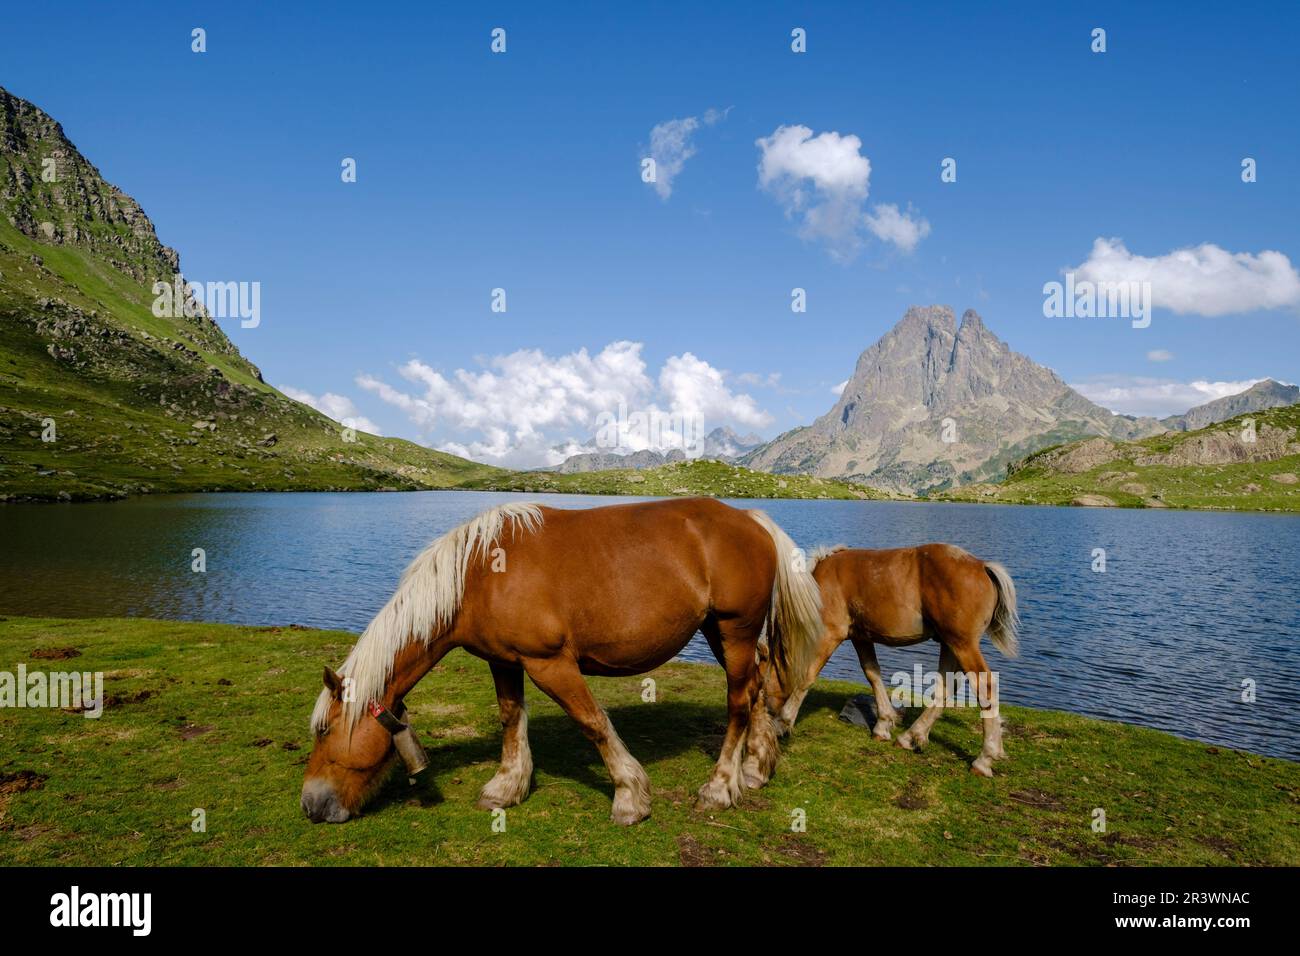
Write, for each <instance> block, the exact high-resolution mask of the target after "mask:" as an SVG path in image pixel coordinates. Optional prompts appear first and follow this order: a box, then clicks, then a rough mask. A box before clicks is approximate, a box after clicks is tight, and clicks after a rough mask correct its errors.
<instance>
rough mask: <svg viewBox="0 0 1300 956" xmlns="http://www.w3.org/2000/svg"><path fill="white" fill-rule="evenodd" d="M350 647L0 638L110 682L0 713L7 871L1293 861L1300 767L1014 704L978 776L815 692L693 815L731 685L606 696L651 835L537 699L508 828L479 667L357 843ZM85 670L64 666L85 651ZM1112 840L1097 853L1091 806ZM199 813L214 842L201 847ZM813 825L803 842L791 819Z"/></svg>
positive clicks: (158, 627)
mask: <svg viewBox="0 0 1300 956" xmlns="http://www.w3.org/2000/svg"><path fill="white" fill-rule="evenodd" d="M353 640H354V637H353V635H350V634H344V633H340V632H327V631H309V630H301V629H296V628H291V627H284V628H242V627H231V626H224V625H210V624H180V623H170V622H162V621H147V620H82V621H67V620H35V619H9V620H0V670H7V671H9V672H11V673H12V672H14V671H16V668H17V666H18V665H19V664H20V663H23V664H26V665H27V666H28V667H29V668H32V669H37V668H40V669H47V670H69V669H72V668H76V669H77V670H82V671H103V672H104V673H105V676H106V681H105V696H106V697H107V699H108V703H107V706H106V708H105V711H104V714H103V716H102V717H100V718H99V719H97V720H89V719H86V718H85V717H84V716H82V715H81V714H75V713H65V712H63V711H60V710H49V709H44V710H15V709H9V708H5V709H0V740H3V742H4V746H3V748H0V865H7V866H15V865H17V866H25V865H51V864H81V865H95V866H111V865H138V866H148V865H158V864H180V865H207V866H212V865H227V864H229V865H249V866H260V865H265V864H289V865H293V864H313V865H334V864H354V865H363V866H391V865H403V864H451V865H458V864H487V865H499V864H509V865H553V864H555V863H563V864H583V865H595V864H633V865H649V866H677V865H683V866H698V865H714V864H724V865H725V864H751V865H776V866H799V865H809V864H814V865H815V864H823V863H824V864H837V865H838V864H856V865H862V866H881V865H891V864H896V865H994V864H996V865H1008V864H1010V865H1045V864H1053V865H1056V864H1084V865H1106V864H1112V863H1115V864H1134V865H1146V864H1173V865H1193V866H1199V865H1226V864H1231V865H1243V864H1262V865H1290V864H1293V863H1294V862H1295V860H1296V859H1297V858H1300V832H1298V831H1297V828H1296V826H1295V821H1296V819H1297V814H1298V811H1300V765H1297V764H1295V763H1291V762H1288V761H1284V760H1276V759H1270V758H1265V757H1257V756H1253V755H1251V754H1248V753H1241V752H1238V751H1233V750H1228V749H1226V748H1222V747H1210V746H1206V745H1205V744H1201V743H1196V742H1193V741H1186V740H1181V739H1178V738H1175V737H1171V736H1168V735H1166V734H1162V733H1159V732H1156V731H1153V730H1146V729H1143V728H1138V727H1132V726H1128V725H1124V724H1114V723H1105V722H1101V721H1096V720H1089V719H1086V718H1082V717H1076V716H1073V715H1070V714H1064V713H1057V712H1048V711H1035V710H1027V709H1023V708H1004V713H1005V717H1006V722H1007V734H1006V746H1007V749H1008V751H1009V753H1010V760H1009V761H1007V762H1005V763H1003V764H999V765H998V769H999V774H1000V775H999V776H997V777H995V778H993V779H991V780H986V779H984V778H982V777H977V776H975V775H973V774H971V773H970V772H969V770H968V769H967V765H968V763H969V761H970V759H971V758H972V757H973V755H974V752H975V750H976V749H977V746H978V730H977V728H976V724H977V722H978V720H977V717H976V715H975V714H974V713H973V712H971V711H954V712H952V713H951V714H950V715H949V716H947V717H945V718H943V719H942V720H940V721H939V722H938V723H937V724H936V726H935V729H934V733H933V735H932V737H931V744H930V746H929V747H928V748H926V750H924V751H922V752H920V753H909V752H906V751H903V750H900V749H898V748H897V747H894V746H892V745H890V744H886V743H881V742H879V741H875V740H873V739H872V738H871V736H870V734H869V733H868V732H866V731H864V730H859V729H856V728H853V727H850V726H848V725H846V724H844V723H842V722H841V721H839V720H838V719H836V714H837V713H838V711H839V709H840V707H841V706H842V705H843V703H844V701H845V699H846V698H847V697H848V696H849V695H850V694H853V693H856V692H858V691H860V690H861V689H862V688H861V687H859V686H857V685H853V684H846V683H833V682H826V681H822V682H819V683H818V685H817V686H816V687H815V688H814V690H813V692H812V693H811V694H810V695H809V698H808V700H807V702H806V704H805V706H804V712H803V716H802V717H801V720H800V722H799V724H798V726H797V727H796V729H795V733H794V735H793V736H792V737H791V738H790V739H789V740H788V741H787V743H786V745H785V748H784V755H783V758H782V762H781V765H780V767H779V768H778V771H777V776H776V778H775V779H774V780H773V781H772V783H771V784H769V785H768V787H766V788H764V789H763V790H760V791H756V792H750V793H749V794H748V795H747V797H746V799H745V802H744V803H743V805H742V806H740V807H739V808H736V809H733V810H729V811H723V812H708V813H704V812H699V811H697V810H695V809H694V808H693V799H692V798H693V795H694V791H695V789H696V788H697V787H698V786H699V785H700V784H701V783H702V782H703V781H704V780H705V779H706V778H707V776H708V774H709V772H710V769H711V767H712V764H713V761H714V760H715V759H716V756H717V750H718V746H719V743H720V741H721V738H722V732H723V728H724V726H725V716H724V706H723V696H724V691H725V681H724V679H723V675H722V672H721V670H720V669H719V668H716V667H707V666H702V665H692V664H671V665H668V666H665V667H663V668H660V669H659V670H658V671H655V672H654V673H653V675H652V676H653V677H654V679H655V682H656V691H657V701H656V702H655V703H644V702H642V700H641V692H642V687H641V681H640V679H639V678H633V679H626V678H624V679H600V680H593V681H592V684H593V687H594V690H595V693H596V696H597V697H598V699H599V700H600V701H601V702H602V703H603V704H604V705H605V706H606V707H607V708H608V709H609V712H610V715H611V717H612V719H613V721H614V724H615V726H616V727H617V728H618V730H619V732H620V734H621V735H622V737H623V739H624V740H625V741H626V742H627V744H628V746H629V748H630V749H631V750H632V752H633V753H634V754H635V755H636V756H637V757H638V759H640V760H641V761H642V762H643V763H644V764H645V767H646V771H647V773H648V774H649V777H650V782H651V787H652V799H653V804H652V813H653V815H652V817H651V818H650V820H649V821H647V822H645V823H643V824H641V825H638V826H636V827H632V828H622V827H618V826H615V825H613V824H612V823H610V821H609V819H608V817H609V810H610V798H611V788H610V784H609V780H608V778H607V776H606V773H605V770H604V767H603V765H602V764H601V762H600V759H599V757H598V756H597V754H596V752H595V749H594V748H593V747H592V746H591V745H590V743H589V742H588V741H587V740H586V738H584V737H583V736H582V734H581V733H580V732H579V731H578V729H577V727H576V726H575V725H574V724H573V723H572V722H571V721H570V720H569V719H568V718H567V717H565V716H564V715H563V714H562V713H560V711H559V710H558V709H557V708H556V707H555V705H554V704H552V703H551V701H550V700H549V699H548V698H546V697H545V696H543V695H542V694H540V693H538V692H537V691H536V690H535V689H534V688H533V687H532V686H531V685H530V686H529V688H528V691H527V694H528V703H529V707H530V711H531V717H530V737H531V741H532V748H533V754H534V759H535V763H536V771H535V783H534V789H533V792H532V794H531V795H530V796H529V798H528V799H527V800H526V801H525V802H524V803H523V804H521V805H520V806H518V807H515V808H511V809H510V810H508V811H507V815H506V824H507V825H506V830H505V832H504V833H495V832H493V830H492V827H491V823H492V818H491V815H490V814H489V813H487V812H485V811H482V810H477V809H475V807H474V800H475V798H476V797H477V794H478V789H479V787H481V786H482V784H483V783H484V782H486V781H487V780H488V779H489V778H490V777H491V776H492V774H493V773H494V772H495V769H496V764H497V761H498V759H499V756H500V733H499V727H498V724H497V718H496V704H495V698H494V695H493V692H492V681H491V678H490V675H489V674H488V671H487V667H486V665H485V664H484V663H483V662H481V661H479V660H477V659H476V658H473V657H470V656H469V655H466V654H460V653H455V654H453V655H451V656H450V657H448V658H446V659H445V660H444V661H443V662H442V663H441V664H440V665H439V667H438V668H437V669H436V670H435V671H434V672H433V673H431V674H430V675H429V676H428V677H426V678H425V680H424V681H423V682H422V684H421V685H420V687H419V688H417V690H416V691H415V692H414V693H413V694H412V695H411V697H410V699H409V703H410V707H411V710H412V715H413V716H412V719H413V721H414V725H415V727H416V728H417V729H418V731H419V732H420V735H421V738H422V739H423V741H424V743H425V744H426V746H427V748H428V750H429V755H430V758H431V766H430V769H429V770H428V771H427V772H426V773H425V774H424V775H422V777H421V778H419V781H418V782H417V783H416V784H415V785H414V786H410V785H408V783H407V781H406V779H405V778H404V777H397V778H394V779H393V780H391V781H390V782H389V783H388V784H387V785H386V786H385V788H384V789H383V790H382V791H381V793H380V795H379V797H378V799H377V802H376V803H375V804H374V805H372V806H371V808H370V809H369V810H368V812H366V813H365V815H363V816H362V817H360V818H359V819H357V820H354V821H351V822H349V823H346V824H343V825H341V826H329V825H318V826H313V825H311V824H309V823H308V822H307V821H306V819H305V818H304V817H303V815H302V812H301V810H300V809H299V807H298V793H299V789H300V788H301V785H302V774H303V765H304V763H305V761H306V759H307V754H308V752H309V751H308V748H310V746H311V735H310V732H309V730H308V727H307V721H308V716H309V713H310V710H311V707H312V703H313V701H314V700H315V697H316V693H317V689H318V685H319V682H320V672H321V666H322V664H323V663H324V662H330V663H337V662H338V661H340V660H341V659H342V658H343V656H344V655H345V653H346V652H347V650H348V648H349V647H350V646H351V644H352V642H353ZM73 654H75V655H76V656H63V655H73ZM1099 807H1100V808H1102V809H1104V811H1105V814H1106V824H1107V825H1106V831H1105V832H1104V833H1097V832H1094V831H1093V829H1092V820H1093V814H1094V810H1095V809H1096V808H1099ZM195 809H202V810H203V811H205V814H206V821H207V829H206V832H194V831H193V829H192V828H191V821H192V819H193V811H194V810H195ZM795 810H803V811H804V813H805V814H806V819H807V828H806V832H801V833H797V832H793V831H792V829H791V821H792V813H793V811H795Z"/></svg>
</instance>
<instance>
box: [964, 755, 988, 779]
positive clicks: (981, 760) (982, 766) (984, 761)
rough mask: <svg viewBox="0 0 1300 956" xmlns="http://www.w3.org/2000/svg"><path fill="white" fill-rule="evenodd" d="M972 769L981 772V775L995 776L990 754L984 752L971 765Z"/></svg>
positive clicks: (974, 771)
mask: <svg viewBox="0 0 1300 956" xmlns="http://www.w3.org/2000/svg"><path fill="white" fill-rule="evenodd" d="M970 771H971V773H977V774H979V775H980V776H981V777H991V776H993V761H992V760H991V759H989V757H988V755H986V754H982V755H980V756H979V757H977V758H976V759H975V762H974V763H973V764H971V765H970Z"/></svg>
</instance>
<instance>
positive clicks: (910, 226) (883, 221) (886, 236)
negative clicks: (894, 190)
mask: <svg viewBox="0 0 1300 956" xmlns="http://www.w3.org/2000/svg"><path fill="white" fill-rule="evenodd" d="M866 224H867V228H868V229H870V230H871V232H872V234H873V235H874V236H875V237H876V238H877V239H883V240H884V241H885V242H892V243H893V244H894V245H896V246H898V248H899V249H901V250H902V251H903V252H911V251H912V250H913V249H915V248H916V244H917V243H918V242H920V241H921V240H922V239H924V238H925V237H926V236H928V235H929V234H930V223H929V222H927V221H926V220H924V219H918V218H915V217H913V215H912V210H911V208H910V207H909V208H908V210H907V212H899V211H898V207H897V206H895V205H894V204H893V203H882V204H881V205H879V206H877V207H876V208H875V209H874V210H873V211H872V212H869V213H867V216H866Z"/></svg>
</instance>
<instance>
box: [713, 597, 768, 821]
mask: <svg viewBox="0 0 1300 956" xmlns="http://www.w3.org/2000/svg"><path fill="white" fill-rule="evenodd" d="M701 630H702V631H703V632H704V636H705V637H706V638H707V639H708V641H709V647H710V648H711V649H712V650H713V654H714V656H715V657H717V659H718V663H719V664H721V665H722V669H723V670H724V671H726V674H727V733H726V735H725V736H724V737H723V738H722V751H721V753H719V754H718V763H717V765H716V766H715V767H714V768H713V775H712V776H711V777H709V779H708V781H707V782H706V783H705V784H704V786H702V787H700V789H699V791H698V793H697V794H696V796H697V797H698V799H699V804H700V806H701V807H705V808H709V809H715V810H720V809H722V808H724V807H731V806H735V805H736V804H737V803H739V802H740V795H741V793H742V792H743V791H744V776H743V773H744V772H743V769H742V767H741V763H742V760H743V759H744V754H745V741H746V738H747V737H748V735H749V727H750V718H751V717H752V715H753V711H754V706H755V704H756V703H758V678H759V672H758V661H757V659H756V656H757V655H756V650H757V647H758V635H759V633H761V631H762V626H761V624H760V625H759V626H758V627H754V626H751V625H748V624H742V623H740V621H739V620H727V621H720V622H715V621H714V620H713V619H710V620H707V621H705V622H704V624H703V625H702V626H701ZM755 746H756V747H761V746H762V743H760V738H756V740H755ZM771 759H772V762H773V763H775V758H774V757H772V758H771ZM754 769H755V770H759V769H761V767H760V766H759V764H758V763H756V764H755V767H754ZM756 779H757V778H756Z"/></svg>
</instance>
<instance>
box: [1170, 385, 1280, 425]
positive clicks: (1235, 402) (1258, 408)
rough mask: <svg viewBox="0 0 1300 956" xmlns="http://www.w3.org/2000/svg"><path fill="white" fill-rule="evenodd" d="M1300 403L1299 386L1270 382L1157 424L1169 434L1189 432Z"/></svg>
mask: <svg viewBox="0 0 1300 956" xmlns="http://www.w3.org/2000/svg"><path fill="white" fill-rule="evenodd" d="M1296 402H1300V386H1295V385H1283V384H1282V383H1281V382H1275V381H1274V380H1273V379H1271V378H1266V379H1264V380H1263V381H1262V382H1256V383H1255V384H1254V385H1252V386H1251V387H1250V388H1248V389H1246V390H1245V391H1244V392H1237V393H1236V394H1235V395H1227V396H1225V397H1223V398H1216V399H1214V400H1213V401H1210V402H1206V403H1205V404H1204V405H1197V406H1196V407H1195V408H1192V409H1189V410H1188V411H1186V412H1184V413H1183V414H1182V415H1170V416H1169V417H1168V418H1162V419H1160V424H1162V425H1164V426H1165V427H1166V428H1168V429H1169V430H1170V431H1175V432H1190V431H1195V430H1197V429H1198V428H1205V427H1207V426H1209V425H1217V424H1218V423H1219V422H1226V421H1227V420H1228V419H1230V418H1236V417H1237V416H1238V415H1244V414H1246V413H1247V412H1262V411H1264V410H1265V409H1268V408H1284V407H1285V406H1287V405H1294V404H1295V403H1296Z"/></svg>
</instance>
